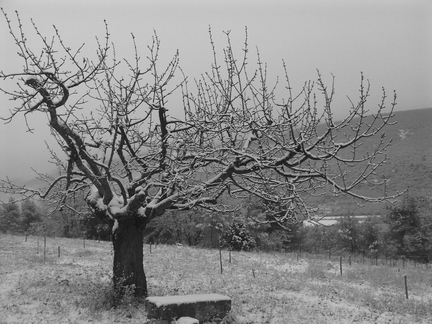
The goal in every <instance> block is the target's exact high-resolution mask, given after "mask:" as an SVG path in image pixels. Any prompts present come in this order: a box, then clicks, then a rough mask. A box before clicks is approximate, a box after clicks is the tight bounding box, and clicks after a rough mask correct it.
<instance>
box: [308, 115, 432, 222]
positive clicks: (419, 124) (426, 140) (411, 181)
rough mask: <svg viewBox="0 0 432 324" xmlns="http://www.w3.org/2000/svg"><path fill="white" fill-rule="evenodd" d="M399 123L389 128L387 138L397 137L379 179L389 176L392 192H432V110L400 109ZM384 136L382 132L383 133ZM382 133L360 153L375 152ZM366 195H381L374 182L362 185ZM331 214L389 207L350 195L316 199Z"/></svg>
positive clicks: (396, 118)
mask: <svg viewBox="0 0 432 324" xmlns="http://www.w3.org/2000/svg"><path fill="white" fill-rule="evenodd" d="M394 120H395V121H396V122H397V123H396V124H395V125H390V126H388V127H386V128H385V130H384V132H385V136H386V139H387V140H389V139H393V142H392V145H391V146H390V147H388V149H387V152H386V154H387V163H386V164H385V165H384V166H383V167H382V168H381V169H379V173H378V174H377V175H376V178H377V179H380V178H382V176H385V177H386V179H388V182H387V183H388V187H387V190H388V192H389V194H392V193H396V192H402V191H404V190H405V189H408V194H410V195H413V196H419V195H425V196H430V195H432V147H431V143H432V109H431V108H428V109H417V110H410V111H399V112H396V116H395V118H394ZM379 135H380V134H379ZM379 140H380V136H376V137H373V138H368V139H367V140H366V141H365V142H364V144H363V145H362V147H361V148H360V149H359V153H360V154H365V153H366V152H371V151H372V150H373V148H374V147H376V146H377V145H378V143H379ZM358 191H359V192H360V193H362V194H365V195H369V196H379V195H380V194H381V192H379V191H377V189H376V188H374V187H373V186H371V185H367V184H365V185H364V186H362V187H360V188H358ZM316 203H318V204H319V205H320V207H321V209H322V210H323V211H324V212H325V214H330V215H343V214H347V213H348V214H354V215H365V214H378V213H380V212H382V211H383V209H385V206H384V205H383V204H371V203H366V204H365V206H364V207H360V206H358V205H356V204H355V203H354V202H353V200H352V199H351V198H349V197H337V198H333V197H331V196H324V197H322V198H320V199H319V200H318V201H316Z"/></svg>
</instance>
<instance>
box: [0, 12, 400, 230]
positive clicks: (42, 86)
mask: <svg viewBox="0 0 432 324" xmlns="http://www.w3.org/2000/svg"><path fill="white" fill-rule="evenodd" d="M4 15H5V17H6V19H7V22H8V26H9V31H10V33H11V35H12V37H13V38H14V40H15V43H16V45H17V48H18V50H19V52H18V54H19V56H20V57H21V59H22V61H23V70H22V71H18V72H6V71H4V70H2V71H1V72H0V77H1V78H2V79H3V81H8V80H11V79H18V80H19V83H18V88H16V89H15V90H13V91H7V90H5V88H2V90H3V92H4V93H6V94H7V95H9V96H10V97H11V98H12V99H13V100H15V101H16V102H18V105H17V106H16V107H15V108H14V109H11V110H10V115H9V116H6V117H4V120H5V121H7V122H10V121H11V120H12V119H13V118H14V117H15V116H16V115H18V114H24V115H25V116H26V117H27V116H28V115H29V114H30V113H38V112H42V113H45V114H46V115H47V117H48V120H49V125H50V127H51V129H52V131H53V132H52V134H53V136H55V137H56V139H57V141H58V143H59V145H60V146H61V148H62V150H63V156H58V155H57V154H56V153H55V152H54V151H51V152H52V158H53V161H54V162H55V164H56V166H57V169H58V171H59V174H60V176H59V177H57V178H51V177H49V176H48V175H40V176H41V177H43V178H44V179H45V180H46V181H47V183H48V184H49V185H48V188H47V190H46V191H44V192H41V191H35V190H31V189H28V188H25V189H24V188H20V187H18V186H16V185H14V184H12V183H11V182H9V181H7V180H6V181H3V182H2V188H3V190H4V191H14V192H17V191H20V192H21V193H24V194H26V195H27V196H33V195H38V196H41V197H42V198H45V197H48V196H50V199H51V200H55V201H56V202H57V205H56V206H57V207H60V206H61V205H64V204H65V202H66V199H65V196H67V195H74V194H75V193H77V192H78V191H81V190H90V192H91V193H90V194H89V195H87V202H88V204H89V206H90V207H91V208H92V209H93V210H94V211H95V212H96V213H97V214H98V215H99V217H101V218H104V219H106V220H107V221H109V222H111V221H113V220H116V219H117V220H120V219H125V218H128V217H136V215H139V216H138V217H147V218H153V217H156V216H157V215H161V214H163V213H164V211H165V210H167V209H189V208H192V207H194V206H198V205H199V206H203V207H205V208H209V209H218V210H227V209H228V208H229V206H222V205H221V204H216V202H217V200H218V198H219V197H221V195H223V194H227V195H230V196H232V197H234V198H235V199H242V198H246V197H247V196H249V195H253V196H255V197H258V198H259V199H262V200H264V201H268V202H270V203H273V204H277V205H279V206H282V208H283V209H284V210H285V213H280V212H278V213H275V215H274V216H275V218H276V220H277V221H279V222H283V221H284V220H286V219H287V218H292V217H295V216H296V215H305V216H306V217H307V216H309V214H310V211H311V208H310V206H309V205H308V202H307V200H308V198H309V197H311V196H314V195H319V194H323V193H324V192H331V193H332V194H334V195H340V194H344V195H351V196H353V197H354V198H357V199H363V200H370V201H383V200H386V199H390V198H392V196H389V195H388V194H387V192H386V191H385V190H383V194H382V196H380V197H367V196H365V195H361V194H359V193H358V192H356V190H355V189H356V186H358V185H359V184H360V183H362V182H363V181H365V180H367V179H368V178H369V177H371V176H373V175H375V174H376V172H377V169H378V168H379V167H380V166H381V165H382V164H383V163H385V161H386V157H385V154H384V153H385V149H386V147H387V146H388V145H389V144H390V141H386V139H385V136H384V135H381V141H380V144H379V145H378V146H377V147H375V148H374V150H373V151H371V152H367V154H362V155H360V154H358V153H357V152H358V148H359V146H361V142H362V140H364V139H365V138H368V137H371V136H375V135H377V134H378V133H379V132H380V131H381V130H382V129H383V127H385V125H387V124H389V123H390V122H391V119H392V118H393V116H394V114H393V107H394V105H395V99H396V95H394V100H393V101H392V102H391V104H390V108H389V109H386V97H387V95H386V93H385V91H384V89H383V94H382V101H381V102H380V103H379V104H378V109H377V111H374V112H372V113H370V112H369V110H368V108H367V106H366V103H367V99H368V97H369V94H370V86H369V82H367V81H365V80H364V77H363V75H362V76H361V80H360V91H359V98H358V99H357V100H356V101H354V100H351V99H350V101H349V102H350V107H349V109H347V114H346V117H345V118H344V119H342V120H340V121H336V120H334V118H333V113H332V102H333V97H334V95H335V91H334V83H332V84H331V86H330V87H328V86H327V85H325V84H324V82H323V79H322V77H321V75H320V73H319V72H318V76H317V80H316V81H315V82H311V81H309V82H306V83H305V84H304V87H303V88H302V89H299V91H298V92H297V93H296V92H295V90H294V89H292V88H291V86H290V80H289V77H288V71H286V68H285V65H283V68H284V82H280V83H281V84H282V85H280V84H279V83H278V82H276V83H275V85H273V86H270V85H269V81H268V77H267V65H266V64H265V63H263V62H262V61H261V59H260V56H259V53H258V55H257V57H258V61H257V66H256V68H252V69H250V68H249V65H248V55H249V48H248V41H247V33H246V40H245V43H244V48H243V51H242V55H241V56H240V57H237V56H238V55H236V53H234V50H233V47H232V45H231V42H230V36H229V33H227V34H226V36H227V46H226V48H225V49H224V50H223V55H222V59H221V58H220V56H219V55H218V54H219V53H218V51H217V49H216V45H215V44H214V42H213V41H212V37H211V32H210V43H211V46H212V49H213V53H214V58H213V63H212V65H211V69H210V71H209V72H206V73H203V74H202V78H201V79H199V80H194V81H193V82H192V81H191V80H190V79H188V78H187V76H185V75H184V74H183V71H182V70H181V69H180V67H179V54H178V53H176V54H175V55H174V56H173V58H172V60H171V61H170V62H169V63H168V64H167V65H166V66H163V67H161V66H160V65H159V61H158V58H159V51H160V40H159V39H158V37H157V35H154V37H153V39H152V42H151V45H150V46H148V54H147V56H146V57H145V59H143V58H142V56H141V55H140V53H138V52H137V47H136V45H135V44H136V43H135V39H134V38H133V43H134V45H135V46H134V49H135V58H134V60H133V61H129V60H122V59H118V58H117V57H116V52H115V47H114V44H111V43H110V39H109V31H108V27H107V30H106V36H105V39H103V41H102V40H99V39H97V49H96V53H97V59H96V60H90V59H89V58H88V57H83V56H82V54H81V52H82V48H83V47H84V44H83V46H82V47H80V48H78V49H71V48H70V47H68V46H67V44H66V41H65V40H63V39H62V37H61V35H60V34H59V32H58V30H57V29H55V27H54V36H53V37H52V38H47V37H45V36H44V35H41V34H40V33H39V31H38V29H37V27H36V26H34V32H35V34H36V35H37V36H38V37H39V40H40V47H38V48H36V49H32V48H29V47H28V42H27V36H26V35H25V34H24V31H23V29H22V25H21V22H20V20H19V16H18V15H17V22H18V24H17V25H18V27H17V28H14V26H13V23H12V21H11V20H10V19H9V18H8V16H7V15H6V13H4ZM180 107H181V109H182V111H183V113H182V115H183V116H182V117H180V116H179V114H178V113H174V111H175V110H178V109H180ZM171 112H173V113H171ZM27 118H28V117H27ZM65 157H66V158H65ZM354 165H361V166H362V167H361V168H358V167H356V168H353V166H354ZM353 170H355V172H356V173H355V174H353V173H352V171H353ZM377 185H382V186H385V181H381V182H379V183H377ZM54 188H55V189H54ZM231 207H232V206H231Z"/></svg>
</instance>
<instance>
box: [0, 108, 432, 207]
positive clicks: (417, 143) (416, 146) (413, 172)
mask: <svg viewBox="0 0 432 324" xmlns="http://www.w3.org/2000/svg"><path fill="white" fill-rule="evenodd" d="M394 121H396V122H397V123H396V124H395V125H390V126H388V127H386V128H385V130H384V131H385V134H386V139H387V140H388V139H390V138H392V139H393V144H392V145H391V146H390V147H389V148H388V149H387V157H388V162H387V164H386V165H384V166H383V168H382V169H380V174H378V178H379V177H380V176H382V175H384V176H385V177H386V178H387V179H389V182H388V191H389V192H390V193H392V192H393V193H394V192H396V191H399V192H401V191H403V190H405V189H406V188H409V194H410V195H414V196H417V195H424V196H432V108H427V109H416V110H409V111H398V112H396V116H395V118H394ZM379 139H380V136H376V137H374V138H368V139H367V140H365V142H364V145H362V147H361V149H360V153H362V152H363V153H365V152H367V151H371V150H372V148H373V147H374V146H376V145H377V144H378V142H379ZM55 173H56V171H53V173H52V175H54V174H55ZM17 182H18V183H20V184H21V183H22V184H24V183H25V184H27V185H28V186H29V187H31V188H39V187H42V186H44V185H45V184H44V183H43V182H41V181H38V180H37V179H28V180H19V181H17ZM359 190H360V192H361V193H364V194H367V195H377V196H378V195H380V193H379V192H377V191H376V189H375V188H373V187H371V186H369V185H366V184H365V185H364V186H362V187H360V188H359ZM0 199H1V200H3V201H7V199H8V198H7V196H6V195H1V196H0ZM313 203H314V205H317V206H319V207H320V213H324V214H328V215H346V214H347V213H348V214H352V215H366V214H378V213H380V212H382V210H383V209H384V206H383V205H382V204H370V203H367V204H365V206H364V207H359V206H358V205H356V204H355V203H354V201H353V200H352V199H351V198H349V197H332V196H322V197H320V198H317V199H316V200H314V201H313Z"/></svg>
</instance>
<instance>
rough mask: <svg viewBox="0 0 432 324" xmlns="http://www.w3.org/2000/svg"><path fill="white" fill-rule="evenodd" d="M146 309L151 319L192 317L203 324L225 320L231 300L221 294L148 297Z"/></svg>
mask: <svg viewBox="0 0 432 324" xmlns="http://www.w3.org/2000/svg"><path fill="white" fill-rule="evenodd" d="M145 308H146V311H147V316H148V317H149V318H157V319H161V320H168V321H170V320H172V319H179V318H181V317H192V318H196V319H197V320H199V322H200V323H202V322H205V321H209V320H211V319H216V318H219V319H222V318H224V317H225V316H226V315H227V314H228V312H229V311H230V310H231V298H230V297H227V296H224V295H219V294H205V295H183V296H162V297H147V298H146V301H145Z"/></svg>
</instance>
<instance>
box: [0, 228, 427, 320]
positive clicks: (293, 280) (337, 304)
mask: <svg viewBox="0 0 432 324" xmlns="http://www.w3.org/2000/svg"><path fill="white" fill-rule="evenodd" d="M59 246H60V257H58V247H59ZM38 251H39V253H37V252H38ZM111 263H112V250H111V244H110V243H109V242H100V243H99V242H97V241H85V248H84V241H83V240H72V239H64V238H56V239H54V238H47V249H46V254H45V262H44V253H43V238H39V249H38V238H37V237H29V238H28V240H27V242H25V237H22V236H10V235H1V236H0V314H1V315H0V323H147V322H149V321H148V320H147V317H146V314H145V311H144V310H143V306H142V305H141V304H139V303H137V302H136V301H135V300H133V298H131V297H130V296H126V297H125V298H124V301H123V304H122V305H121V306H120V307H118V308H116V309H113V308H112V307H111V303H110V297H111V293H112V292H111V284H110V274H111ZM145 270H146V273H147V278H148V283H149V290H150V295H154V296H157V295H182V294H197V293H220V294H226V295H228V296H230V297H232V299H233V310H232V313H231V314H230V316H229V318H227V319H226V321H225V322H226V323H308V324H312V323H320V324H321V323H431V322H432V288H431V284H432V269H431V268H430V267H429V268H426V266H424V265H421V266H419V265H417V267H414V265H410V266H409V267H405V268H402V269H401V268H397V267H390V266H388V265H379V266H373V265H366V264H358V263H352V265H351V266H350V265H348V264H346V263H344V264H343V273H342V275H341V274H340V265H339V261H338V260H337V259H335V261H332V262H329V261H328V260H326V259H325V258H324V259H317V258H299V257H298V256H296V255H291V254H282V253H280V254H279V253H272V254H268V253H255V252H253V253H246V252H241V253H235V252H233V253H232V255H231V263H229V254H228V252H226V251H223V274H221V273H220V263H219V251H217V250H206V249H195V248H189V247H177V246H163V245H162V246H161V245H158V246H157V247H154V246H153V247H152V253H151V254H150V251H149V246H146V247H145ZM405 275H406V276H407V283H408V292H409V299H407V298H406V295H405V285H404V276H405Z"/></svg>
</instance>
